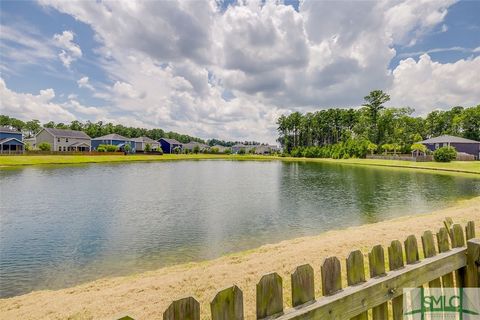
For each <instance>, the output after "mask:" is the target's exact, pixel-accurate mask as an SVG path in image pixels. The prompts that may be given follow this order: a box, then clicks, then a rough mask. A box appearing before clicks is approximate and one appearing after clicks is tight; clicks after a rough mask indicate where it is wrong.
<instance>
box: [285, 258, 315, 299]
mask: <svg viewBox="0 0 480 320" xmlns="http://www.w3.org/2000/svg"><path fill="white" fill-rule="evenodd" d="M291 280H292V306H293V307H298V306H300V305H302V304H305V303H307V302H311V301H315V283H314V274H313V268H312V266H311V265H309V264H304V265H302V266H299V267H297V268H296V269H295V272H294V273H292V276H291Z"/></svg>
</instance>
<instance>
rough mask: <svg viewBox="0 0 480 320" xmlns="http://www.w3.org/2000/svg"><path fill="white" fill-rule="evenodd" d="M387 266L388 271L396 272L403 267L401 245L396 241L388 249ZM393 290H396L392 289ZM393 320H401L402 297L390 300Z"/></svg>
mask: <svg viewBox="0 0 480 320" xmlns="http://www.w3.org/2000/svg"><path fill="white" fill-rule="evenodd" d="M388 264H389V268H390V271H392V270H398V269H401V268H403V267H404V263H403V249H402V244H401V243H400V241H398V240H394V241H392V243H391V244H390V246H389V247H388ZM392 289H393V290H398V289H396V288H392ZM392 315H393V320H401V319H403V295H400V296H398V297H396V298H393V299H392Z"/></svg>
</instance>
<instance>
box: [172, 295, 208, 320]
mask: <svg viewBox="0 0 480 320" xmlns="http://www.w3.org/2000/svg"><path fill="white" fill-rule="evenodd" d="M163 320H200V303H198V301H197V300H195V299H194V298H193V297H188V298H183V299H180V300H176V301H173V302H172V303H171V304H170V306H169V307H168V309H167V310H165V312H164V313H163Z"/></svg>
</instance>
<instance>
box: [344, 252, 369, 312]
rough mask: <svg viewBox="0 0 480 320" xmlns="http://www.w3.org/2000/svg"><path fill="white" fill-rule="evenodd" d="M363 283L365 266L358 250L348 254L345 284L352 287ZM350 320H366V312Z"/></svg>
mask: <svg viewBox="0 0 480 320" xmlns="http://www.w3.org/2000/svg"><path fill="white" fill-rule="evenodd" d="M362 282H365V265H364V263H363V254H362V252H361V251H360V250H355V251H352V252H350V254H349V255H348V258H347V284H348V285H349V286H353V285H356V284H359V283H362ZM351 319H354V320H368V312H367V311H365V312H362V313H361V314H359V315H358V316H355V317H353V318H351Z"/></svg>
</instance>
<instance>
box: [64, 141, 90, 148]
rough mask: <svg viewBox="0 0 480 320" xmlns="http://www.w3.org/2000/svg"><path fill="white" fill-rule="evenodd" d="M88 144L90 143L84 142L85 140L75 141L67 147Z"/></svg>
mask: <svg viewBox="0 0 480 320" xmlns="http://www.w3.org/2000/svg"><path fill="white" fill-rule="evenodd" d="M82 145H83V146H88V147H90V144H88V143H86V142H83V141H81V142H75V143H72V144H71V145H69V147H79V146H82Z"/></svg>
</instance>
